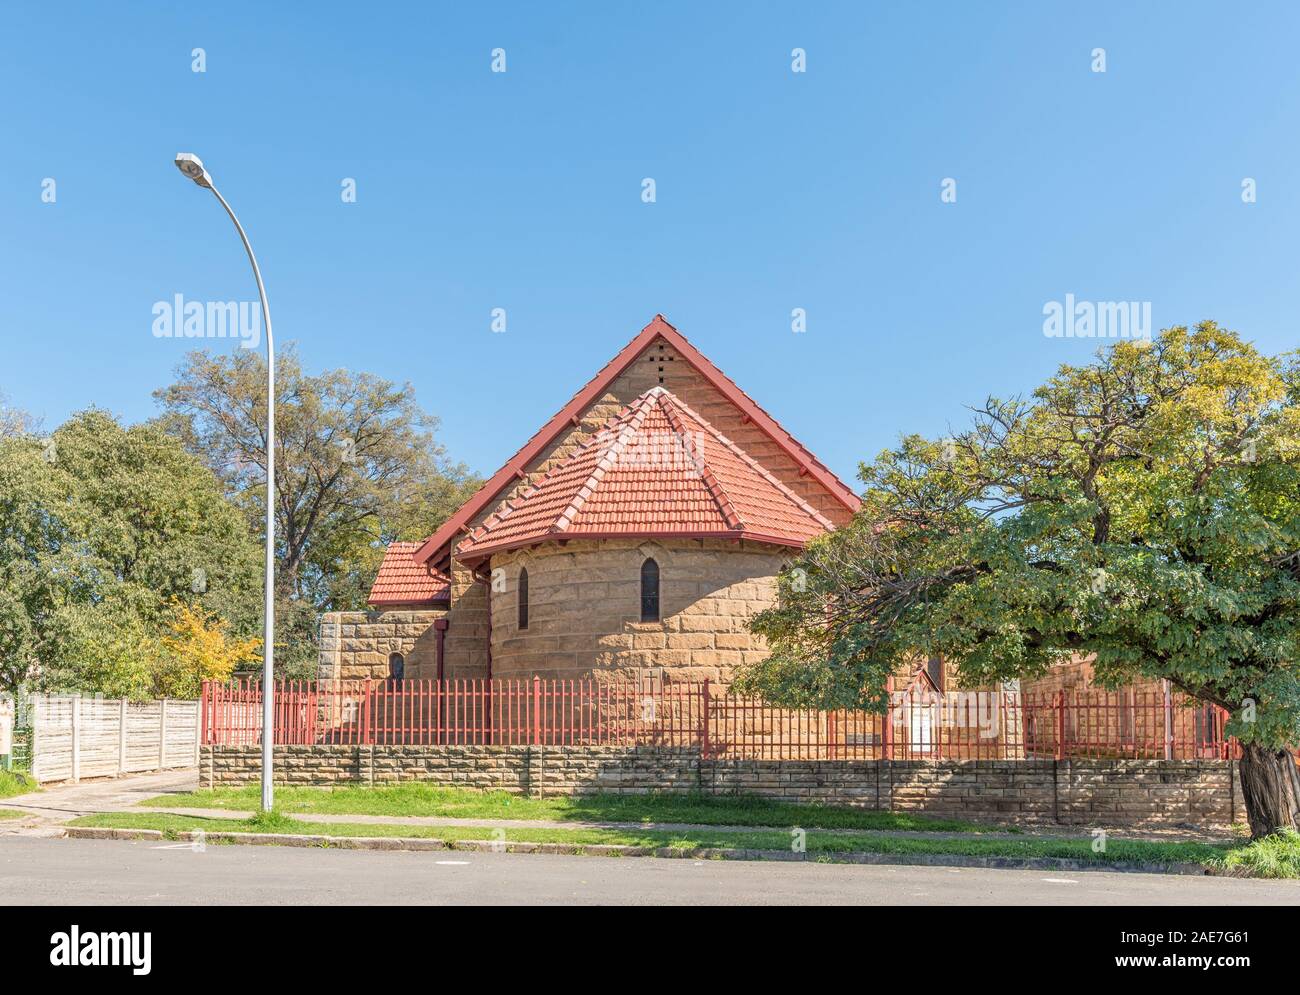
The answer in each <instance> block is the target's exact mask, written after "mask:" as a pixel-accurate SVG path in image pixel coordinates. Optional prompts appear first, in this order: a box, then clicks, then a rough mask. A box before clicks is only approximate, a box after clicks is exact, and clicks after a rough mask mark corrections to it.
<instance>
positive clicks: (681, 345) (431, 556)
mask: <svg viewBox="0 0 1300 995" xmlns="http://www.w3.org/2000/svg"><path fill="white" fill-rule="evenodd" d="M660 337H662V338H663V339H664V340H665V341H666V342H668V344H669V345H671V346H672V347H673V348H674V349H676V350H677V352H678V353H679V354H680V355H681V356H682V358H683V359H684V360H686V361H687V362H688V363H690V364H691V366H693V367H694V368H695V369H696V370H698V371H699V372H700V374H701V375H702V376H703V377H704V378H705V379H706V380H708V381H709V382H710V383H711V384H713V386H714V387H716V388H717V389H718V391H719V392H720V393H722V394H723V396H725V397H726V398H727V399H728V400H729V401H731V403H732V404H734V405H736V407H737V408H738V409H739V410H740V411H741V412H742V414H744V415H745V416H746V417H747V418H748V419H749V420H750V421H751V422H752V423H753V424H754V425H756V426H757V427H758V428H759V429H761V430H762V431H763V432H764V433H765V434H766V435H768V436H769V437H770V438H771V439H772V440H773V441H774V442H775V443H776V444H777V445H778V446H780V447H781V448H782V449H783V450H784V451H785V452H786V453H787V454H789V455H790V457H791V458H792V459H794V460H795V462H796V463H798V464H799V466H800V468H801V469H802V470H803V471H806V472H807V474H808V475H809V476H811V477H812V478H813V479H814V480H816V481H817V482H818V483H820V484H821V485H822V486H823V487H825V488H826V490H827V491H828V492H830V493H831V494H832V495H833V496H834V497H836V498H837V499H838V500H839V501H841V502H842V503H843V504H844V506H845V507H846V508H848V509H849V510H850V511H857V509H858V505H859V504H860V501H859V499H858V496H857V495H856V494H855V493H854V492H853V490H852V489H851V488H849V487H848V486H847V485H846V484H845V483H844V482H843V481H841V480H840V479H839V478H838V477H836V476H835V474H833V473H831V471H830V470H829V469H827V468H826V466H825V465H824V464H823V463H821V462H820V461H819V460H818V459H817V458H816V457H815V456H813V454H812V453H810V452H809V451H808V450H807V449H805V448H804V447H803V446H802V445H801V444H800V443H799V442H798V441H797V440H796V439H795V438H794V436H792V435H791V434H790V433H789V432H787V431H786V430H785V429H783V428H782V427H781V426H780V424H778V423H777V421H776V419H775V418H773V417H772V416H771V415H769V414H768V413H767V412H766V411H764V410H763V409H762V408H761V407H759V406H758V404H757V403H755V401H754V399H753V398H751V397H750V396H749V395H748V394H746V393H745V392H744V391H743V390H741V389H740V388H739V387H738V386H736V384H735V383H734V382H733V381H732V380H731V379H730V378H728V377H727V376H726V374H724V373H723V372H722V371H721V370H719V369H718V368H717V367H716V366H714V365H713V364H712V363H711V362H709V360H708V359H706V358H705V356H704V355H703V353H701V352H700V351H699V350H698V349H696V348H695V346H693V345H691V344H690V342H688V341H687V340H686V338H685V336H683V335H682V334H681V332H679V331H677V329H676V328H674V327H673V326H672V325H670V324H669V323H668V322H667V320H666V319H665V318H664V316H663V315H662V314H657V315H655V317H654V319H653V320H652V321H651V322H650V324H648V325H646V326H645V328H643V329H641V331H640V333H639V334H638V335H637V336H636V337H635V338H634V339H632V341H631V342H629V343H628V344H627V345H626V346H624V347H623V349H622V351H620V352H619V354H618V355H617V356H615V357H614V358H613V359H612V360H610V362H609V363H607V364H606V365H605V367H604V368H603V369H602V370H601V371H600V372H599V373H597V374H596V375H595V376H594V377H593V378H592V379H591V380H590V381H589V382H588V383H587V384H586V386H584V387H583V388H582V389H581V390H579V391H578V393H577V394H575V395H574V396H573V398H572V399H571V400H570V401H569V403H568V404H566V405H565V406H564V407H563V408H561V409H560V410H559V411H557V412H556V413H555V415H554V416H553V417H552V418H551V420H550V421H548V422H547V423H546V424H545V425H544V426H542V428H541V430H540V431H538V432H537V433H536V434H535V435H534V436H533V437H532V438H531V439H529V440H528V441H527V442H526V443H524V445H523V447H522V448H521V449H520V450H519V451H518V452H517V453H515V455H514V456H512V457H510V459H509V460H507V461H506V463H505V465H504V466H503V467H501V469H500V470H498V471H497V472H496V473H495V474H493V475H492V477H491V478H490V479H489V480H488V481H487V482H486V483H485V484H484V485H483V486H482V487H480V488H479V489H478V491H476V492H475V493H474V495H473V497H471V498H470V499H469V500H468V501H466V502H465V504H463V505H462V506H461V507H460V509H459V510H458V511H457V512H456V513H455V514H454V515H452V516H451V518H449V519H447V521H446V522H444V523H443V524H442V527H441V528H439V529H438V531H437V532H435V533H434V534H433V535H432V536H430V537H429V538H428V539H426V540H425V541H424V544H423V545H422V546H421V547H420V548H419V550H418V551H417V552H416V554H415V559H416V560H418V561H420V562H430V561H433V562H438V561H440V560H441V559H443V558H444V557H445V556H446V550H447V549H448V547H449V546H450V545H451V543H452V542H453V541H454V540H455V539H456V538H457V537H458V536H460V535H461V534H462V533H464V532H466V531H468V524H469V522H471V521H472V520H473V519H474V518H475V517H477V516H478V515H479V513H480V512H482V511H484V510H485V509H486V508H488V507H489V506H490V505H491V504H492V502H493V500H494V499H495V498H497V497H498V496H499V495H500V494H501V492H502V491H504V490H505V489H506V488H507V487H508V486H510V485H511V484H513V483H514V482H515V481H516V480H517V479H518V478H519V476H521V475H522V474H523V473H524V472H525V471H526V470H527V468H528V465H529V464H530V463H532V462H533V460H534V459H536V458H537V456H538V455H539V454H541V453H542V452H543V451H544V450H545V449H546V447H547V446H549V445H550V444H551V443H552V442H554V441H555V439H556V438H557V437H558V436H559V435H560V433H561V432H564V431H566V430H567V429H569V428H570V427H571V425H572V419H576V418H578V417H579V416H580V415H581V414H582V412H583V411H585V410H586V409H587V408H588V407H589V406H590V405H591V403H592V402H593V401H594V400H595V399H596V398H598V397H599V396H600V395H601V394H603V393H604V392H605V390H606V388H608V387H609V385H610V384H611V383H613V382H614V380H615V378H617V377H618V376H619V375H620V374H621V373H622V372H623V371H624V370H626V369H627V368H628V367H629V366H630V365H631V364H632V363H633V361H635V359H636V358H637V356H639V355H640V354H641V353H642V352H643V351H644V350H645V349H646V347H647V346H649V345H650V344H651V343H652V342H654V340H655V339H656V338H660Z"/></svg>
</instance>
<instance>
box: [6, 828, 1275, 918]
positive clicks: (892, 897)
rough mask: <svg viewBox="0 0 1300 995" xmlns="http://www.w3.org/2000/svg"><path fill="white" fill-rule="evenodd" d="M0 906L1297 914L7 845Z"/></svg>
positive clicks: (894, 879) (1141, 887)
mask: <svg viewBox="0 0 1300 995" xmlns="http://www.w3.org/2000/svg"><path fill="white" fill-rule="evenodd" d="M0 903H4V904H11V905H12V904H18V905H35V904H48V905H71V904H114V905H118V904H125V905H131V904H141V905H185V904H266V905H275V904H283V905H333V904H434V905H465V904H484V903H487V904H512V905H549V904H557V903H564V904H635V905H657V904H674V905H712V904H739V905H783V904H803V905H820V904H834V905H842V904H865V905H941V904H959V905H982V904H1007V903H1011V904H1017V905H1057V904H1071V905H1073V904H1088V905H1129V904H1153V905H1199V904H1214V905H1219V904H1240V905H1263V904H1268V905H1300V882H1297V881H1252V880H1240V879H1230V878H1204V877H1179V876H1172V875H1157V874H1122V873H1111V872H1102V871H1088V872H1077V873H1075V872H1071V873H1066V872H1050V871H1004V870H977V869H967V868H961V869H958V868H944V867H897V866H889V867H885V866H855V865H848V864H817V863H806V864H805V863H800V864H793V863H763V862H748V861H692V860H664V859H650V858H611V857H563V856H540V855H525V854H488V853H457V852H455V851H448V852H446V853H437V852H422V853H404V852H391V851H390V852H382V851H358V850H318V849H292V848H288V847H284V848H281V847H252V846H211V847H208V848H207V850H206V851H204V852H202V853H197V852H194V851H192V850H190V849H189V848H188V846H187V845H185V844H166V843H152V842H149V843H145V842H127V841H119V840H65V839H50V838H45V839H40V838H33V837H24V836H7V837H0Z"/></svg>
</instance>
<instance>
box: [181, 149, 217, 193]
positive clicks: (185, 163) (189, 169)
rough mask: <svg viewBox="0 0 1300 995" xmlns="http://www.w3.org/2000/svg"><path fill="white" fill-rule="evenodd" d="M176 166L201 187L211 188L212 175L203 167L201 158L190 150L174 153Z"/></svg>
mask: <svg viewBox="0 0 1300 995" xmlns="http://www.w3.org/2000/svg"><path fill="white" fill-rule="evenodd" d="M176 168H177V169H179V170H180V171H181V172H182V173H184V174H185V175H186V176H188V177H189V178H190V179H191V180H193V181H194V182H195V183H197V184H198V185H199V186H201V187H207V188H209V189H211V188H212V177H211V176H209V175H208V171H207V170H206V169H204V168H203V160H202V159H200V158H199V157H198V156H196V155H194V153H192V152H177V153H176Z"/></svg>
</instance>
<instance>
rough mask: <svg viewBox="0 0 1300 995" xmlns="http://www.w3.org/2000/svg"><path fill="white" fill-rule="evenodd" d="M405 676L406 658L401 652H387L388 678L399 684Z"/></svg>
mask: <svg viewBox="0 0 1300 995" xmlns="http://www.w3.org/2000/svg"><path fill="white" fill-rule="evenodd" d="M405 676H406V658H405V657H403V656H402V654H401V653H389V654H388V679H389V680H390V681H392V682H393V683H394V684H401V683H402V678H403V677H405Z"/></svg>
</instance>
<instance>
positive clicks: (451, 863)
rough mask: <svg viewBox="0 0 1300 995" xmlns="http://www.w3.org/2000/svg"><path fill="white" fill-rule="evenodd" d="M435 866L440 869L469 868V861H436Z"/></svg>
mask: <svg viewBox="0 0 1300 995" xmlns="http://www.w3.org/2000/svg"><path fill="white" fill-rule="evenodd" d="M434 863H435V864H437V865H439V866H440V867H468V866H469V861H468V860H435V861H434Z"/></svg>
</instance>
